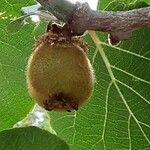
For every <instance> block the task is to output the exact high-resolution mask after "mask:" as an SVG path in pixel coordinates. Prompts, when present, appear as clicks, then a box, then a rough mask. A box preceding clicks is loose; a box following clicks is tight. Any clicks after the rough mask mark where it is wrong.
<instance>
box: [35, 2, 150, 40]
mask: <svg viewBox="0 0 150 150" xmlns="http://www.w3.org/2000/svg"><path fill="white" fill-rule="evenodd" d="M37 1H38V2H40V4H41V5H42V6H43V7H44V8H46V9H47V10H49V11H51V12H52V13H53V14H54V15H55V16H56V17H57V18H58V19H60V20H62V21H64V22H67V23H68V25H69V26H70V28H71V30H72V32H73V33H74V34H75V35H82V34H83V33H84V32H85V31H86V30H95V31H102V32H107V33H109V34H110V35H111V38H112V40H114V42H115V40H116V41H117V40H118V41H119V40H123V39H126V38H128V37H129V36H130V33H131V32H132V31H133V30H135V29H138V28H141V27H147V26H150V7H144V8H139V9H134V10H129V11H117V12H113V11H94V10H92V9H90V7H89V5H88V4H87V3H83V4H81V3H77V4H76V5H75V4H72V3H70V2H68V1H66V0H37Z"/></svg>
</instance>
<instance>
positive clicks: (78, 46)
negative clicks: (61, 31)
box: [26, 31, 94, 112]
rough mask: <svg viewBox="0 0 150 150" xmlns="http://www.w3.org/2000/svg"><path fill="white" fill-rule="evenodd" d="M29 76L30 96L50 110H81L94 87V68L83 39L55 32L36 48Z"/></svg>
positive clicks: (28, 68) (37, 44)
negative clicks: (67, 36)
mask: <svg viewBox="0 0 150 150" xmlns="http://www.w3.org/2000/svg"><path fill="white" fill-rule="evenodd" d="M26 77H27V86H28V91H29V94H30V95H31V97H32V98H33V99H34V100H35V101H36V102H37V103H38V104H39V105H40V106H41V107H43V108H45V109H46V110H48V111H51V110H54V111H68V112H70V111H71V110H77V109H78V107H80V106H81V105H82V104H83V103H84V102H85V101H86V100H87V99H88V98H89V97H90V96H91V94H92V91H93V87H94V73H93V68H92V65H91V64H90V61H89V59H88V57H87V46H86V44H85V43H84V42H83V40H81V38H80V37H71V38H66V37H64V36H60V35H58V34H56V33H53V32H51V31H49V32H48V33H45V34H44V35H42V36H41V37H40V38H39V40H38V41H37V43H36V45H35V46H34V48H33V52H32V54H31V56H30V58H29V60H28V65H27V71H26Z"/></svg>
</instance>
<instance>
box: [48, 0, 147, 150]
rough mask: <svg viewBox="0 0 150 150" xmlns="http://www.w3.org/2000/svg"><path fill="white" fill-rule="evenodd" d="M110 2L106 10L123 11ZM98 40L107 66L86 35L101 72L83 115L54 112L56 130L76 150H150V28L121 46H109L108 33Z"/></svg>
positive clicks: (81, 113) (96, 71) (137, 32)
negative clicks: (117, 9)
mask: <svg viewBox="0 0 150 150" xmlns="http://www.w3.org/2000/svg"><path fill="white" fill-rule="evenodd" d="M110 2H112V1H103V0H101V1H100V4H101V9H106V8H107V9H108V8H109V10H115V9H116V8H117V7H118V6H117V5H116V7H115V8H114V5H113V7H112V6H111V3H110ZM117 2H119V1H117ZM122 2H125V1H120V3H116V4H119V8H120V6H121V7H122ZM126 2H127V1H126ZM132 2H133V1H128V4H130V3H132ZM120 4H121V5H120ZM125 4H126V3H124V5H125ZM108 6H109V7H108ZM97 36H98V37H99V39H100V41H101V42H102V44H101V48H102V49H103V51H104V54H105V56H106V58H107V59H108V62H107V64H106V62H104V59H103V57H102V56H101V55H100V53H99V51H101V50H99V51H98V50H97V49H96V47H95V44H94V43H93V42H92V40H91V38H90V36H89V35H87V36H86V37H84V38H85V40H86V41H87V42H88V44H89V49H90V53H89V58H90V60H91V62H93V67H94V70H95V74H96V81H97V82H96V84H95V90H94V93H93V96H92V97H91V98H90V100H89V101H88V102H87V103H86V104H85V105H84V106H83V107H82V108H80V109H79V111H77V112H72V113H56V112H52V113H50V117H51V124H52V127H53V128H54V130H55V131H56V132H57V134H58V135H59V136H60V137H62V138H63V139H64V140H65V141H67V143H68V144H69V145H70V147H71V149H72V150H79V149H80V150H86V149H87V150H103V149H110V150H116V149H133V150H136V149H142V150H143V149H150V119H149V117H150V92H149V90H150V52H149V47H150V41H149V37H150V28H143V29H140V30H137V31H135V32H134V33H133V35H132V37H131V38H130V39H129V40H127V41H124V42H122V43H121V44H120V45H119V46H117V47H116V46H111V45H109V44H108V39H107V34H104V33H97ZM107 65H108V66H109V65H110V67H109V68H107V67H106V66H107ZM108 69H109V70H108ZM109 71H111V73H113V77H114V78H112V74H109ZM112 79H113V80H112Z"/></svg>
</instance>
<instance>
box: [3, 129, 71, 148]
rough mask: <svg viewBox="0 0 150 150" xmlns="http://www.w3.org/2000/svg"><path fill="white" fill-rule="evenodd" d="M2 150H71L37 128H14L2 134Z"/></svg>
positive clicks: (61, 141) (55, 137)
mask: <svg viewBox="0 0 150 150" xmlns="http://www.w3.org/2000/svg"><path fill="white" fill-rule="evenodd" d="M0 149H1V150H41V149H42V150H69V147H68V145H67V144H66V143H65V142H64V141H63V140H61V139H60V138H58V137H57V136H56V135H53V134H51V133H49V132H47V131H45V130H41V129H39V128H36V127H26V128H14V129H10V130H4V131H2V132H0Z"/></svg>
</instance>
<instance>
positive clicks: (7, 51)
mask: <svg viewBox="0 0 150 150" xmlns="http://www.w3.org/2000/svg"><path fill="white" fill-rule="evenodd" d="M0 3H1V4H0V35H1V36H0V98H1V100H0V130H4V129H6V128H11V127H12V126H13V125H14V124H15V123H16V122H18V121H20V120H21V119H23V118H24V117H25V116H26V115H27V114H28V112H29V111H30V110H31V108H32V107H33V104H34V102H33V101H32V100H31V98H30V97H29V94H28V91H27V87H26V77H25V70H26V64H27V59H28V57H29V55H30V53H31V51H32V45H33V43H34V34H33V31H34V28H35V25H34V24H30V25H29V24H27V25H25V26H24V27H23V28H22V30H20V31H19V32H17V33H16V34H11V33H8V32H7V29H6V27H7V25H8V24H9V22H10V20H12V18H14V17H16V16H18V15H19V13H20V8H21V7H22V6H25V5H28V4H29V3H31V1H29V0H28V1H24V3H23V2H19V3H18V2H17V1H15V0H13V1H5V0H1V2H0Z"/></svg>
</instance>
